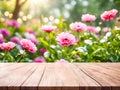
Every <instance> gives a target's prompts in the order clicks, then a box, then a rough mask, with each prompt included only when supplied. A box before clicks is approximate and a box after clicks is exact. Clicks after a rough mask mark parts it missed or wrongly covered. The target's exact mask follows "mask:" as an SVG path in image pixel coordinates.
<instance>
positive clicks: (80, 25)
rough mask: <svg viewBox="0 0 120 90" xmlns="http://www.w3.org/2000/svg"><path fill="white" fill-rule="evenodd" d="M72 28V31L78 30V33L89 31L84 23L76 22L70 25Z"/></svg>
mask: <svg viewBox="0 0 120 90" xmlns="http://www.w3.org/2000/svg"><path fill="white" fill-rule="evenodd" d="M70 28H71V29H72V30H76V31H78V32H81V31H84V30H86V29H87V26H86V25H85V24H84V23H81V22H75V23H71V24H70Z"/></svg>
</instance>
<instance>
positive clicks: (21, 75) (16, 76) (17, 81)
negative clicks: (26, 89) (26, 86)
mask: <svg viewBox="0 0 120 90" xmlns="http://www.w3.org/2000/svg"><path fill="white" fill-rule="evenodd" d="M28 64H29V63H28ZM26 65H27V64H26ZM36 67H37V66H35V65H34V64H30V65H28V66H27V67H24V68H21V69H19V70H18V71H17V70H16V71H15V72H12V73H11V74H10V75H9V76H8V77H4V78H0V85H1V86H20V85H21V84H22V83H23V81H24V80H26V78H28V77H29V75H30V74H31V73H32V72H34V70H35V68H36Z"/></svg>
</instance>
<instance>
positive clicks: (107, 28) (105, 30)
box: [102, 27, 110, 32]
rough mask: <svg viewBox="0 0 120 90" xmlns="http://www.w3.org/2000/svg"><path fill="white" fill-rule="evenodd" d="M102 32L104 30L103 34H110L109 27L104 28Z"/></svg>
mask: <svg viewBox="0 0 120 90" xmlns="http://www.w3.org/2000/svg"><path fill="white" fill-rule="evenodd" d="M102 30H103V32H109V31H110V28H109V27H104V28H103V29H102Z"/></svg>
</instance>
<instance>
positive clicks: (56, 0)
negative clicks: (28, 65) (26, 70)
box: [0, 0, 120, 63]
mask: <svg viewBox="0 0 120 90" xmlns="http://www.w3.org/2000/svg"><path fill="white" fill-rule="evenodd" d="M105 11H106V12H105ZM85 14H87V15H86V16H87V17H86V18H85V19H84V18H83V17H84V16H83V15H85ZM90 17H92V18H94V19H93V20H91V18H90ZM89 18H90V19H89ZM86 19H87V20H88V19H89V20H90V21H89V20H88V21H86ZM119 45H120V0H100V1H98V0H0V62H40V63H43V62H65V63H68V62H120V47H119Z"/></svg>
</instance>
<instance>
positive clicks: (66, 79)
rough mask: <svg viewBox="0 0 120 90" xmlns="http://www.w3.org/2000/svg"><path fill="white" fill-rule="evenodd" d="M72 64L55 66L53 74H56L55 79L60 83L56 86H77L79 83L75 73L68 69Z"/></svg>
mask: <svg viewBox="0 0 120 90" xmlns="http://www.w3.org/2000/svg"><path fill="white" fill-rule="evenodd" d="M71 65H72V64H70V63H68V64H65V63H61V64H58V63H56V64H55V72H56V75H55V76H56V78H57V80H58V79H59V81H60V80H61V82H60V83H59V82H58V84H57V85H60V84H61V83H62V84H63V85H62V86H74V87H75V86H77V87H78V86H79V82H78V80H77V77H76V75H75V73H74V72H73V70H72V69H71V68H70V66H71Z"/></svg>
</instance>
